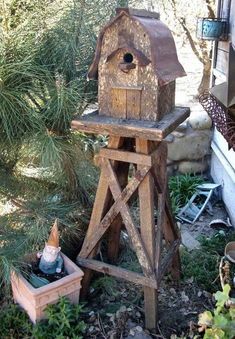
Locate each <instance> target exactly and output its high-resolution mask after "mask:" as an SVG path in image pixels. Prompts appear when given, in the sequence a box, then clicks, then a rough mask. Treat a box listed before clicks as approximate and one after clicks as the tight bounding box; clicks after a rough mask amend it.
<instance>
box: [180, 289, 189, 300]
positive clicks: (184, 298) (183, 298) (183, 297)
mask: <svg viewBox="0 0 235 339" xmlns="http://www.w3.org/2000/svg"><path fill="white" fill-rule="evenodd" d="M181 299H182V301H183V302H188V301H189V297H188V296H187V295H186V294H185V292H184V291H182V292H181Z"/></svg>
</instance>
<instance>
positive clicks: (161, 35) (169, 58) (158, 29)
mask: <svg viewBox="0 0 235 339" xmlns="http://www.w3.org/2000/svg"><path fill="white" fill-rule="evenodd" d="M116 11H117V15H116V16H115V17H114V18H113V19H112V20H111V21H110V22H108V23H107V24H106V25H105V26H104V27H103V29H102V30H101V32H100V34H99V36H98V40H97V46H96V51H95V57H94V59H93V62H92V64H91V66H90V68H89V70H88V79H96V80H97V79H98V64H99V60H100V56H101V46H102V40H103V37H104V34H105V32H106V30H107V29H108V28H109V27H110V26H112V25H113V24H114V23H115V22H116V21H117V20H119V19H120V18H121V17H123V16H127V17H128V18H130V19H131V20H134V21H137V22H139V24H140V25H141V26H142V27H143V29H144V30H145V32H146V33H147V34H148V36H149V40H150V45H151V47H150V48H151V64H152V67H153V68H154V70H155V73H156V76H157V77H158V80H159V83H160V85H165V84H167V83H169V82H171V81H174V80H175V79H176V78H178V77H182V76H185V75H186V73H185V71H184V69H183V67H182V65H181V64H180V63H179V60H178V57H177V53H176V47H175V42H174V39H173V36H172V34H171V32H170V30H169V28H168V27H167V26H166V25H165V24H164V23H163V22H161V21H160V20H159V15H157V14H158V13H155V12H149V11H146V10H135V9H132V8H118V9H117V10H116ZM122 47H123V46H118V48H117V49H116V51H117V50H118V49H120V48H122ZM113 52H114V53H115V51H112V52H111V53H110V55H111V54H112V53H113Z"/></svg>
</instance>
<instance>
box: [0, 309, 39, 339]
mask: <svg viewBox="0 0 235 339" xmlns="http://www.w3.org/2000/svg"><path fill="white" fill-rule="evenodd" d="M32 330H33V325H32V324H31V322H30V321H29V319H28V316H27V314H26V313H25V312H23V311H21V309H20V308H19V307H18V306H17V305H15V304H8V305H6V306H5V307H3V308H2V309H1V312H0V333H1V338H4V339H14V338H19V339H21V338H22V339H23V338H24V339H28V338H31V334H32Z"/></svg>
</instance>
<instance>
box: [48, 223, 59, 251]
mask: <svg viewBox="0 0 235 339" xmlns="http://www.w3.org/2000/svg"><path fill="white" fill-rule="evenodd" d="M47 245H48V246H54V247H59V231H58V219H55V222H54V225H53V226H52V229H51V233H50V235H49V238H48V241H47Z"/></svg>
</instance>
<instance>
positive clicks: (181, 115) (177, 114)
mask: <svg viewBox="0 0 235 339" xmlns="http://www.w3.org/2000/svg"><path fill="white" fill-rule="evenodd" d="M189 113H190V109H189V108H188V107H176V108H175V109H174V110H173V111H171V112H170V113H168V114H166V115H165V116H164V118H163V119H162V120H161V121H158V122H155V121H142V120H141V121H140V120H130V119H128V120H125V119H117V118H111V117H107V116H101V115H99V114H98V111H95V112H92V113H90V114H86V115H84V116H82V117H77V118H75V119H74V120H73V121H72V124H71V127H72V129H77V130H79V131H81V132H86V133H96V134H100V132H101V131H102V134H108V135H116V136H121V137H129V138H142V139H145V140H155V141H161V140H162V139H164V138H165V137H166V136H167V135H168V134H169V133H171V132H172V131H173V130H174V129H175V128H176V127H177V126H178V125H179V124H180V123H181V122H183V121H184V120H185V119H186V118H187V117H188V116H189Z"/></svg>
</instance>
